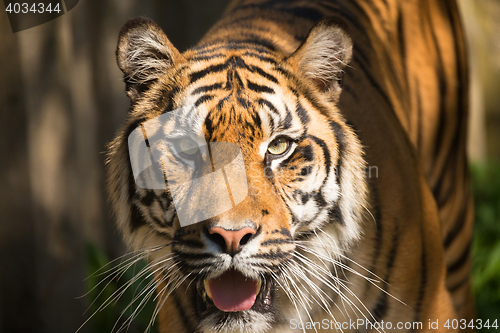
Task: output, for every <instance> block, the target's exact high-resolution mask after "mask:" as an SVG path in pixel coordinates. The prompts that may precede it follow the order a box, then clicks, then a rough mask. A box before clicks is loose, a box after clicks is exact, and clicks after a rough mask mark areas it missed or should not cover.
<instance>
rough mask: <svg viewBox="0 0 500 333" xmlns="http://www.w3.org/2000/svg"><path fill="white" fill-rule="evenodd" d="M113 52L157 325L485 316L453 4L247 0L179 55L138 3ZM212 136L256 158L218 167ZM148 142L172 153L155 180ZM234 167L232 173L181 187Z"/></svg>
mask: <svg viewBox="0 0 500 333" xmlns="http://www.w3.org/2000/svg"><path fill="white" fill-rule="evenodd" d="M116 57H117V62H118V66H119V68H120V69H121V71H122V72H123V75H124V82H125V86H126V94H127V96H128V98H129V99H130V110H129V113H128V116H127V118H126V120H125V123H124V125H123V126H122V128H121V129H120V130H119V132H118V134H117V135H116V137H115V139H114V140H113V141H112V142H111V143H110V144H109V147H108V155H107V182H108V190H109V196H110V198H111V202H112V205H113V208H114V212H115V215H116V220H117V226H118V228H119V230H120V231H121V234H122V235H123V239H124V241H125V243H126V244H127V245H128V246H129V247H130V248H131V249H132V250H131V251H133V252H132V253H133V254H134V257H133V258H134V261H133V262H135V261H136V260H139V259H141V260H142V259H145V260H146V261H147V263H148V264H147V266H146V268H145V270H143V271H140V272H138V273H137V277H140V276H145V275H152V276H153V277H154V279H153V282H152V283H151V284H149V285H148V286H147V289H145V290H144V291H143V292H141V293H140V295H141V296H142V297H144V300H146V299H148V298H154V299H155V302H156V309H155V311H154V313H153V315H152V316H153V317H152V319H151V322H152V323H153V322H155V321H157V325H158V330H159V332H161V333H168V332H176V333H181V332H183V333H192V332H204V333H208V332H221V333H222V332H225V333H230V332H256V333H264V332H278V333H280V332H294V331H303V332H306V331H311V332H312V331H315V332H333V331H342V332H374V331H377V332H384V331H385V332H388V331H398V332H400V331H406V332H415V331H422V332H430V331H433V332H434V331H437V332H444V331H458V330H461V331H467V330H471V331H472V330H473V326H474V325H472V326H471V325H469V321H470V320H472V321H473V320H474V305H473V301H472V296H471V284H470V279H469V271H470V268H471V260H470V255H469V252H470V244H471V237H472V227H473V202H472V199H471V193H470V189H469V187H470V180H469V174H468V170H467V159H466V152H465V144H466V142H465V138H466V132H467V113H468V111H467V110H468V94H467V91H468V68H467V59H466V48H465V43H464V35H463V30H462V26H461V21H460V17H459V13H458V8H457V4H456V3H455V1H453V0H443V1H434V0H404V1H403V0H400V1H397V0H330V1H329V0H307V1H306V0H288V1H285V0H233V1H231V2H230V3H229V5H228V7H227V8H226V10H225V12H224V13H223V15H222V17H221V19H220V20H219V21H218V22H217V23H216V24H215V25H214V26H213V27H212V28H211V29H210V30H209V31H208V32H207V33H206V35H205V36H204V37H203V38H202V39H201V40H200V41H199V42H198V43H197V44H196V45H195V46H193V47H191V48H190V49H188V50H187V51H184V52H182V53H181V52H180V51H178V50H177V49H176V48H175V47H174V45H172V43H171V42H170V41H169V39H168V38H167V36H166V35H165V33H164V32H163V30H162V29H161V27H160V26H159V25H158V24H156V23H155V22H153V21H151V20H149V19H147V18H142V17H140V18H135V19H131V20H129V21H128V22H127V23H125V25H124V26H123V27H122V29H121V31H120V33H119V38H118V45H117V50H116ZM169 115H175V117H171V119H174V120H172V121H174V123H171V122H170V120H169V121H165V122H161V121H159V120H158V119H160V118H161V117H165V116H167V117H168V116H169ZM169 119H170V118H169ZM151 124H156V125H154V126H153V125H151ZM172 124H174V125H172ZM167 125H168V126H170V127H169V128H170V129H169V131H170V130H171V131H173V132H175V131H181V130H179V128H181V129H183V131H184V132H183V133H184V134H183V135H184V137H179V138H177V139H175V140H174V139H172V140H171V141H169V142H168V143H165V142H164V141H165V140H163V141H162V139H161V138H162V137H163V135H166V132H167V130H166V129H165V128H166V127H168V126H167ZM181 132H182V131H181ZM175 133H177V132H175ZM179 133H180V132H179ZM132 137H134V138H135V139H131V138H132ZM134 140H135V141H134ZM137 140H138V141H137ZM141 140H142V141H141ZM176 140H177V141H176ZM141 142H142V143H141ZM144 142H145V143H144ZM215 143H222V144H227V145H232V147H236V150H235V151H236V153H235V154H233V153H234V152H231V151H230V149H229V150H225V148H224V149H222V150H221V151H220V152H219V153H220V155H218V156H219V157H220V156H223V157H224V158H222V157H221V158H222V160H224V163H226V164H227V163H230V162H231V161H237V162H238V163H240V164H241V165H242V167H241V168H240V169H239V170H240V171H242V170H243V174H241V172H240V174H239V175H240V176H234V175H233V176H231V175H228V174H229V173H230V172H228V171H227V170H228V169H227V168H226V167H222V166H221V165H220V163H219V165H218V166H217V167H214V161H211V160H210V159H211V158H212V157H213V156H215V155H213V154H212V155H210V151H209V150H210V149H211V148H210V147H215V146H212V144H215ZM134 145H142V146H143V147H145V148H144V149H145V150H144V151H146V150H147V151H153V149H156V153H159V154H160V155H161V156H163V157H164V159H160V160H156V162H154V163H153V162H151V163H153V164H154V165H153V166H154V167H155V168H156V169H155V170H156V174H154V172H150V173H149V176H148V174H147V173H146V174H145V175H146V176H145V177H146V178H148V177H149V178H150V179H156V180H155V183H156V184H157V186H147V184H145V183H147V181H148V180H147V179H146V180H145V181H143V182H142V183H141V182H140V181H139V180H140V179H139V178H138V177H136V175H135V174H134V163H136V164H137V163H139V164H140V163H146V162H145V161H146V160H147V157H144V159H140V158H139V159H138V161H137V158H136V160H135V162H134V156H135V155H134V156H132V155H133V154H132V150H131V149H132V148H131V147H133V146H134ZM155 145H163V146H161V147H164V150H162V149H163V148H158V147H159V146H158V147H157V146H155ZM170 146H172V147H174V148H171V149H172V151H174V152H176V153H172V154H170V155H168V154H167V150H168V149H170V148H168V147H170ZM154 147H157V148H154ZM165 147H167V148H165ZM212 150H214V149H213V148H212ZM202 151H203V152H202ZM212 153H213V151H212ZM150 154H151V153H150ZM162 154H163V155H162ZM167 155H168V156H167ZM194 155H196V158H195V157H194ZM236 155H238V157H234V156H236ZM145 156H146V155H145ZM207 156H208V157H207ZM210 156H212V157H210ZM228 156H229V157H228ZM136 157H137V156H136ZM167 157H168V158H167ZM219 157H218V158H219ZM233 157H234V159H233ZM238 158H239V159H238ZM195 161H201V162H200V163H202V164H203V163H205V164H203V165H204V166H203V167H199V166H198V164H196V163H198V162H196V163H195ZM203 161H205V162H203ZM224 163H222V164H224ZM235 163H236V162H235ZM146 164H147V163H146ZM167 164H168V165H167ZM227 165H229V164H227ZM235 165H236V164H235ZM153 166H151V168H153ZM136 167H137V165H136ZM200 168H201V169H200ZM167 169H168V170H167ZM151 170H152V169H151ZM200 170H201V171H200ZM220 170H222V171H220ZM224 170H226V171H225V173H224V172H223V171H224ZM167 171H168V172H167ZM218 171H220V172H219V173H218V174H217V175H219V176H220V175H222V174H223V175H224V177H225V178H224V179H225V180H226V183H225V184H226V185H227V186H226V185H223V186H218V185H217V186H216V185H215V183H212V182H211V181H201V182H202V183H203V185H202V186H201V188H199V189H198V190H197V191H198V192H196V191H194V190H193V189H192V188H190V187H189V186H187V185H185V184H187V183H189V180H190V179H191V180H193V179H203V178H204V177H205V176H207V177H208V176H210V175H212V174H214V176H213V177H214V178H213V179H215V173H216V172H218ZM200 172H201V173H200ZM200 175H201V176H200ZM155 177H156V178H155ZM221 177H222V176H221ZM205 179H208V178H205ZM210 179H212V178H210ZM221 179H222V178H221ZM242 179H243V180H242ZM228 181H229V183H228ZM162 182H163V183H162ZM231 182H233V184H234V183H235V182H236V183H238V184H239V185H238V186H230V185H231V184H230V183H231ZM228 184H229V185H228ZM227 191H229V192H230V193H233V197H231V204H232V205H230V206H229V207H230V208H229V209H222V208H221V207H222V206H224V205H223V204H220V205H219V204H214V205H211V204H210V203H214V202H216V203H217V202H219V201H218V200H219V199H220V198H222V197H223V196H224V195H225V194H223V193H222V192H224V193H226V192H227ZM231 191H232V192H231ZM238 191H240V192H242V191H243V194H244V195H243V196H240V199H238V200H236V199H234V198H235V197H236V194H235V193H236V192H238ZM195 192H196V193H195ZM214 200H215V201H214ZM221 200H222V199H221ZM178 203H182V204H185V205H187V206H183V207H184V208H183V211H182V214H181V211H180V208H179V207H181V206H180V205H178ZM219 206H221V207H219ZM185 207H188V208H187V209H186V208H185ZM200 207H201V208H200ZM193 212H196V214H198V213H199V214H201V215H199V216H198V215H196V214H194V213H193ZM186 214H187V215H186ZM189 214H191V215H189ZM181 215H182V216H181ZM195 215H196V216H195ZM186 216H187V218H186ZM453 320H456V322H458V323H460V325H453V327H452V326H451V322H452V321H453ZM464 322H466V325H463V323H464ZM446 323H448V327H446V328H445V324H446Z"/></svg>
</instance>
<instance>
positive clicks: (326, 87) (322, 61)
mask: <svg viewBox="0 0 500 333" xmlns="http://www.w3.org/2000/svg"><path fill="white" fill-rule="evenodd" d="M351 57H352V39H351V36H350V33H349V30H348V27H347V25H346V24H345V23H344V22H343V21H339V20H336V19H333V18H326V19H323V20H321V21H319V22H318V23H316V25H314V27H313V28H312V29H311V31H309V34H308V35H307V37H306V40H305V41H304V42H303V43H302V45H301V46H300V47H299V48H298V49H297V50H296V51H295V52H294V53H293V54H292V55H291V56H290V57H289V58H288V62H289V63H290V64H291V65H292V66H293V67H295V68H296V69H297V70H298V71H299V73H300V75H301V76H303V77H306V78H308V79H310V80H311V81H312V82H313V84H314V85H315V86H316V87H317V88H318V89H319V90H320V91H321V92H323V93H326V94H327V95H329V97H330V98H332V99H333V100H334V101H337V100H338V98H339V96H340V92H341V89H342V74H343V72H344V67H345V66H346V65H347V64H348V63H349V62H350V61H351Z"/></svg>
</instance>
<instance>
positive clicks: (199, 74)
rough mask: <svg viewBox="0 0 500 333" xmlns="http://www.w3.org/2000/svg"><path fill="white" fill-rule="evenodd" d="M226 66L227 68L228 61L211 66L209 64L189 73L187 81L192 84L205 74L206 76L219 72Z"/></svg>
mask: <svg viewBox="0 0 500 333" xmlns="http://www.w3.org/2000/svg"><path fill="white" fill-rule="evenodd" d="M227 68H228V63H227V62H225V63H223V64H218V65H212V66H209V67H207V68H205V69H203V70H201V71H198V72H194V73H191V75H190V76H189V83H190V84H193V83H195V82H196V81H198V80H200V79H202V78H204V77H205V76H207V75H208V74H210V73H217V72H221V71H223V70H225V69H227Z"/></svg>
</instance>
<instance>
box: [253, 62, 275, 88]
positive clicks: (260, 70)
mask: <svg viewBox="0 0 500 333" xmlns="http://www.w3.org/2000/svg"><path fill="white" fill-rule="evenodd" d="M249 69H250V70H251V71H252V72H254V73H257V74H259V75H260V76H262V77H264V78H266V79H268V80H269V81H271V82H274V83H276V84H278V83H279V82H278V79H277V78H275V77H274V76H272V75H271V74H269V73H267V72H265V71H264V70H262V68H260V67H257V66H249Z"/></svg>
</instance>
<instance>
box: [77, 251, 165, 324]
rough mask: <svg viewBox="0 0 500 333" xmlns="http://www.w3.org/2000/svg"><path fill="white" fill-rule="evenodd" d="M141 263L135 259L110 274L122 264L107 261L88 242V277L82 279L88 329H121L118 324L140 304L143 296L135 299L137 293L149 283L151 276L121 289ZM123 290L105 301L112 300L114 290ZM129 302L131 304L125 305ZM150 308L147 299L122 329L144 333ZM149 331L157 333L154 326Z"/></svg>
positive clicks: (150, 312) (150, 316)
mask: <svg viewBox="0 0 500 333" xmlns="http://www.w3.org/2000/svg"><path fill="white" fill-rule="evenodd" d="M124 260H126V259H124ZM145 265H146V263H145V262H144V260H139V261H138V262H137V263H135V264H134V265H131V267H130V268H128V269H126V270H125V271H122V272H121V273H120V274H113V273H114V272H118V270H117V268H118V267H120V266H121V267H123V266H122V265H120V261H118V262H117V263H116V264H113V263H110V262H109V259H108V258H107V257H106V255H105V254H104V252H103V251H102V250H100V249H99V248H97V247H96V246H94V245H92V244H87V276H89V278H88V279H87V280H86V283H87V286H86V287H87V292H88V294H87V296H86V299H87V300H88V304H89V308H88V310H87V313H88V314H89V315H93V316H92V318H91V319H90V320H89V322H88V323H87V324H86V325H88V326H90V329H89V331H90V332H93V333H110V332H117V331H119V329H120V328H122V324H123V323H124V322H125V321H126V320H128V319H129V318H130V316H131V315H132V314H133V312H134V311H135V310H136V309H137V308H138V307H139V306H140V301H141V300H142V299H143V297H138V298H137V299H136V297H137V295H138V294H140V293H141V292H143V290H145V289H144V288H146V286H147V285H149V284H150V283H151V280H152V279H151V278H148V277H147V276H146V277H145V278H142V279H139V281H136V282H134V283H132V284H131V285H130V286H129V287H128V288H125V287H126V286H127V284H128V283H129V282H130V281H132V280H133V278H134V276H136V275H137V273H138V272H140V271H141V270H142V269H143V268H144V267H145ZM123 289H125V291H124V293H123V295H122V296H121V297H119V298H118V299H116V300H114V301H113V302H111V303H110V304H107V303H108V300H111V299H114V297H115V296H116V295H117V293H120V292H121V291H122V290H123ZM148 290H150V289H148ZM106 304H107V305H106ZM130 304H132V306H129V305H130ZM103 305H105V306H103ZM153 311H154V302H153V301H152V300H150V301H149V302H148V303H146V304H145V306H144V308H143V309H142V310H141V311H140V312H139V313H138V315H137V317H135V318H134V320H133V321H132V323H131V325H130V326H127V327H125V328H124V329H123V331H124V332H130V333H135V332H137V333H140V332H146V331H147V328H148V325H149V322H150V320H151V318H152V315H153ZM149 332H150V333H157V329H156V325H154V326H153V327H151V328H150V329H149Z"/></svg>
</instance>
